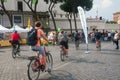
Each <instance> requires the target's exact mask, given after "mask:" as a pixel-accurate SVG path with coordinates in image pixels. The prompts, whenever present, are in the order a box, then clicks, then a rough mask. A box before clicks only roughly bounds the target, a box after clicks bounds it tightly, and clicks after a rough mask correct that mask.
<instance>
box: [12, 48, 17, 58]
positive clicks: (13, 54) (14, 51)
mask: <svg viewBox="0 0 120 80" xmlns="http://www.w3.org/2000/svg"><path fill="white" fill-rule="evenodd" d="M16 53H17V50H16V48H13V49H12V57H13V59H15V58H16Z"/></svg>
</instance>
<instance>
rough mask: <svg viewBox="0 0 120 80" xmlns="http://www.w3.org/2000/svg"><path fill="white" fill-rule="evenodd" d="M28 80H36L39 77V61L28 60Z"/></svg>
mask: <svg viewBox="0 0 120 80" xmlns="http://www.w3.org/2000/svg"><path fill="white" fill-rule="evenodd" d="M27 74H28V78H29V80H38V78H39V75H40V66H39V61H38V60H36V59H33V60H30V63H29V64H28V70H27Z"/></svg>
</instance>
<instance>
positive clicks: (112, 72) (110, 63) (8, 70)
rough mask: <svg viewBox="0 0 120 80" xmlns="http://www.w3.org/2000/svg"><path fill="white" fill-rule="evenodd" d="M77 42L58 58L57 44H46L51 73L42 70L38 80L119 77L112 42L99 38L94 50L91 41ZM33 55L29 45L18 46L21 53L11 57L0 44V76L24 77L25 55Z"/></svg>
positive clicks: (119, 59) (119, 61)
mask: <svg viewBox="0 0 120 80" xmlns="http://www.w3.org/2000/svg"><path fill="white" fill-rule="evenodd" d="M86 49H87V45H86V44H80V48H79V50H76V49H75V47H74V44H72V43H71V44H70V45H69V57H68V58H67V59H66V60H65V62H61V61H60V57H59V46H48V47H47V50H50V51H51V54H52V56H53V60H54V68H53V71H52V73H51V74H48V73H47V72H44V73H42V74H41V75H40V78H39V79H40V80H120V50H116V49H115V45H113V44H112V42H103V43H102V50H101V51H98V50H96V48H95V44H94V43H90V44H89V45H88V50H89V53H85V52H86V51H87V50H86ZM33 55H35V52H33V51H31V50H30V47H29V46H26V45H24V46H21V56H20V57H17V58H16V59H13V58H12V56H11V48H10V47H6V48H0V80H28V77H27V64H28V63H29V60H28V57H29V56H33Z"/></svg>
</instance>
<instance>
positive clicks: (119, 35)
mask: <svg viewBox="0 0 120 80" xmlns="http://www.w3.org/2000/svg"><path fill="white" fill-rule="evenodd" d="M102 37H103V36H102V34H101V32H99V31H98V29H93V31H92V32H91V33H90V38H91V40H92V41H95V42H96V47H97V46H98V43H99V42H101V38H102ZM119 39H120V33H118V31H115V32H114V33H112V34H111V40H112V41H113V43H115V44H116V49H119Z"/></svg>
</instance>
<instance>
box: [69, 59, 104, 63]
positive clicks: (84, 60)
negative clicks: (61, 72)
mask: <svg viewBox="0 0 120 80" xmlns="http://www.w3.org/2000/svg"><path fill="white" fill-rule="evenodd" d="M69 61H72V62H73V63H82V62H84V63H91V64H105V63H104V62H100V61H98V60H94V61H91V60H89V59H85V58H79V59H76V58H69Z"/></svg>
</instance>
